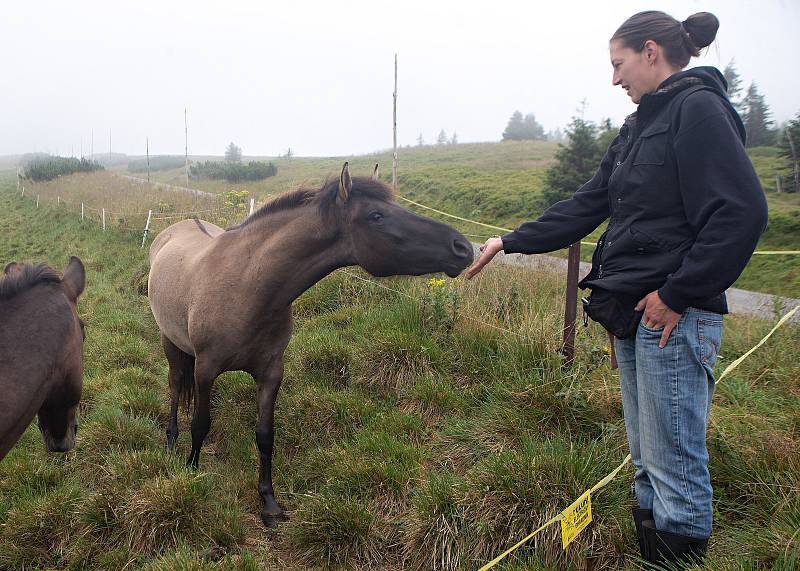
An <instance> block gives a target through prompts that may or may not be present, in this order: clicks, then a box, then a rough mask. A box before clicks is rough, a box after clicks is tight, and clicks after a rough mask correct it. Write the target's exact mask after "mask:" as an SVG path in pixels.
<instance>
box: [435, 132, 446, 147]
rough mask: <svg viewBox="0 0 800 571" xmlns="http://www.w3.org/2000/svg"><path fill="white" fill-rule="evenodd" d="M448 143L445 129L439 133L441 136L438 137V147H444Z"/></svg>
mask: <svg viewBox="0 0 800 571" xmlns="http://www.w3.org/2000/svg"><path fill="white" fill-rule="evenodd" d="M445 143H447V133H445V132H444V129H442V130H441V131H439V136H438V137H436V144H437V145H444V144H445Z"/></svg>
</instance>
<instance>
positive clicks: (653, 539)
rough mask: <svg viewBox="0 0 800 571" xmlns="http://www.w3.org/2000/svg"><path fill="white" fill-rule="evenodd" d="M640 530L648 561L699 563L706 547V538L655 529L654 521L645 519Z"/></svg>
mask: <svg viewBox="0 0 800 571" xmlns="http://www.w3.org/2000/svg"><path fill="white" fill-rule="evenodd" d="M642 531H643V532H644V539H645V543H646V550H647V558H646V561H648V562H650V563H666V562H670V563H673V564H675V563H677V564H679V565H680V564H681V563H687V564H688V563H699V562H700V561H702V560H703V557H705V554H706V547H708V538H706V539H697V538H695V537H689V536H686V535H680V534H678V533H672V532H670V531H660V530H657V529H656V522H655V521H653V520H651V519H650V520H645V521H643V522H642Z"/></svg>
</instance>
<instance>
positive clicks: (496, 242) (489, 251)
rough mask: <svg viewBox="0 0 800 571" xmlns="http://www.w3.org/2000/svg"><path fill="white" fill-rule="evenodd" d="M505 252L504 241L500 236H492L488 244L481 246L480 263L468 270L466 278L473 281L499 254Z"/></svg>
mask: <svg viewBox="0 0 800 571" xmlns="http://www.w3.org/2000/svg"><path fill="white" fill-rule="evenodd" d="M502 250H503V240H502V239H501V238H500V237H499V236H492V237H491V238H489V239H488V240H486V243H485V244H484V245H483V246H481V257H480V258H478V261H477V262H475V263H474V264H472V267H471V268H470V269H468V270H467V273H466V277H467V279H468V280H471V279H472V278H473V277H475V274H477V273H478V272H480V271H481V270H482V269H483V266H485V265H486V264H488V263H489V262H491V261H492V258H494V257H495V256H496V255H497V252H501V251H502Z"/></svg>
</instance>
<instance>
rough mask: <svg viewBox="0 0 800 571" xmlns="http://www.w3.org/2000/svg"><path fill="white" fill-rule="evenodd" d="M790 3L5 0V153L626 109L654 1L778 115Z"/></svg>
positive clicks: (364, 133) (379, 142)
mask: <svg viewBox="0 0 800 571" xmlns="http://www.w3.org/2000/svg"><path fill="white" fill-rule="evenodd" d="M799 6H800V3H798V2H796V1H794V0H766V1H764V2H755V1H744V0H738V1H717V0H713V1H706V2H699V1H693V0H681V1H670V2H664V1H660V2H651V3H649V4H645V3H642V2H633V1H615V2H613V3H612V2H575V1H569V0H565V1H549V2H536V1H533V0H525V1H518V2H507V1H502V0H494V1H492V2H487V1H483V2H472V1H464V0H458V1H454V0H427V1H416V0H413V1H409V0H403V1H395V2H384V1H377V0H373V1H369V2H366V1H364V2H347V1H344V2H330V1H328V2H321V1H319V2H318V1H314V2H302V1H300V2H296V3H291V2H263V1H259V2H255V1H253V2H244V1H239V0H235V1H234V0H231V1H228V2H224V3H223V2H207V1H192V2H188V1H186V2H184V1H177V0H160V1H157V2H156V1H152V0H137V1H136V2H108V1H107V0H106V1H102V2H100V1H82V0H74V1H73V2H63V1H38V0H28V1H26V2H4V7H3V11H2V18H3V23H4V25H3V30H2V33H0V48H1V51H0V53H1V54H2V62H3V65H2V73H0V155H8V154H18V153H23V152H31V151H45V152H50V153H58V154H61V155H69V154H70V153H71V152H72V153H74V154H75V155H76V156H77V155H79V154H80V150H81V147H82V150H83V154H85V155H89V153H90V148H91V139H92V132H94V152H95V153H96V154H99V153H107V152H108V149H109V131H110V132H111V138H112V147H113V150H114V151H115V152H124V153H127V154H138V155H141V154H144V152H145V139H146V137H149V140H150V153H151V154H183V151H184V108H186V109H187V110H188V123H189V154H190V155H192V154H195V155H198V154H215V155H222V154H223V152H224V148H225V146H226V145H227V143H228V142H230V141H233V142H235V143H236V144H238V145H239V146H240V147H242V149H243V152H244V154H245V155H246V156H247V155H277V154H281V153H285V151H286V149H287V148H289V147H291V148H292V150H293V152H294V153H295V154H298V155H304V156H311V155H314V156H321V155H353V154H363V153H367V152H370V151H375V150H379V149H388V148H390V147H391V145H392V90H393V59H394V54H395V53H397V55H398V61H399V78H398V81H399V87H398V139H399V140H398V143H399V144H401V145H409V144H415V142H416V139H417V137H418V136H419V135H420V134H422V136H423V137H424V139H425V140H426V142H428V143H431V142H434V141H435V139H436V136H437V134H438V133H439V131H440V130H441V129H444V130H445V131H446V132H447V135H448V136H450V135H452V133H453V132H454V131H455V132H457V134H458V139H459V142H472V141H496V140H499V139H500V136H501V133H502V131H503V128H504V127H505V125H506V123H507V121H508V118H509V117H510V115H511V114H512V112H513V111H514V110H516V109H518V110H520V111H522V113H523V114H526V113H534V114H535V115H536V118H537V120H538V121H539V122H540V123H542V124H543V125H544V127H545V129H546V130H549V129H555V128H556V127H561V128H562V129H563V127H564V126H565V125H566V124H567V123H568V122H569V121H570V118H571V117H572V116H573V115H575V114H576V113H577V109H578V107H579V105H580V102H581V100H582V99H584V98H586V99H587V100H588V107H587V108H586V111H585V117H586V118H587V119H592V120H595V121H599V120H600V119H602V118H605V117H610V118H611V119H612V121H613V122H614V123H616V124H619V123H620V122H621V121H622V120H623V118H624V117H625V116H626V115H627V114H628V113H630V112H632V111H633V110H634V106H633V104H632V103H631V102H630V100H629V99H628V97H627V96H626V95H625V93H624V91H623V90H622V89H621V88H619V87H612V86H611V66H610V64H609V58H608V39H609V37H611V35H612V34H613V33H614V31H615V30H616V28H617V27H618V26H619V25H620V24H621V23H622V22H623V21H624V20H625V19H626V18H628V17H629V16H631V15H632V14H634V13H635V12H638V11H640V10H644V9H660V10H664V11H666V12H667V13H670V14H671V15H673V16H675V17H676V18H678V19H679V20H683V19H684V18H686V17H687V16H689V15H690V14H692V13H694V12H698V11H701V10H703V11H711V12H713V13H715V14H716V15H717V17H718V18H719V19H720V22H721V25H720V30H719V33H718V35H717V42H716V43H715V44H712V46H711V49H710V50H709V51H708V53H707V54H706V55H705V56H704V57H702V58H699V59H693V60H692V63H691V64H690V66H695V65H714V66H717V67H719V68H720V69H722V68H724V67H725V65H726V64H727V63H728V62H729V61H730V60H731V59H735V63H736V66H737V69H738V71H739V73H740V75H741V76H742V79H743V80H744V87H745V88H746V87H747V85H749V83H750V81H752V80H755V81H756V82H757V84H758V87H759V90H760V91H761V92H762V93H763V94H764V95H765V97H766V101H767V104H768V105H769V106H770V108H771V110H772V112H773V117H774V118H775V119H776V120H777V121H779V122H782V121H785V120H787V119H789V118H791V117H793V116H794V115H795V114H796V113H797V112H798V111H800V97H799V96H798V94H800V74H798V73H797V69H798V68H797V62H796V57H797V54H800V34H798V32H797V31H798V29H800V7H799Z"/></svg>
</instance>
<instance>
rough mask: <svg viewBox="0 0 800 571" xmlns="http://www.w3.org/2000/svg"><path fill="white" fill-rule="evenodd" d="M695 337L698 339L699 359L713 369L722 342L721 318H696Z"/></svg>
mask: <svg viewBox="0 0 800 571" xmlns="http://www.w3.org/2000/svg"><path fill="white" fill-rule="evenodd" d="M697 338H698V340H699V341H700V360H701V361H702V362H703V364H704V365H707V366H708V367H710V368H712V369H713V368H714V367H715V366H716V364H717V355H718V354H719V348H720V345H721V344H722V320H721V319H698V320H697Z"/></svg>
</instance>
